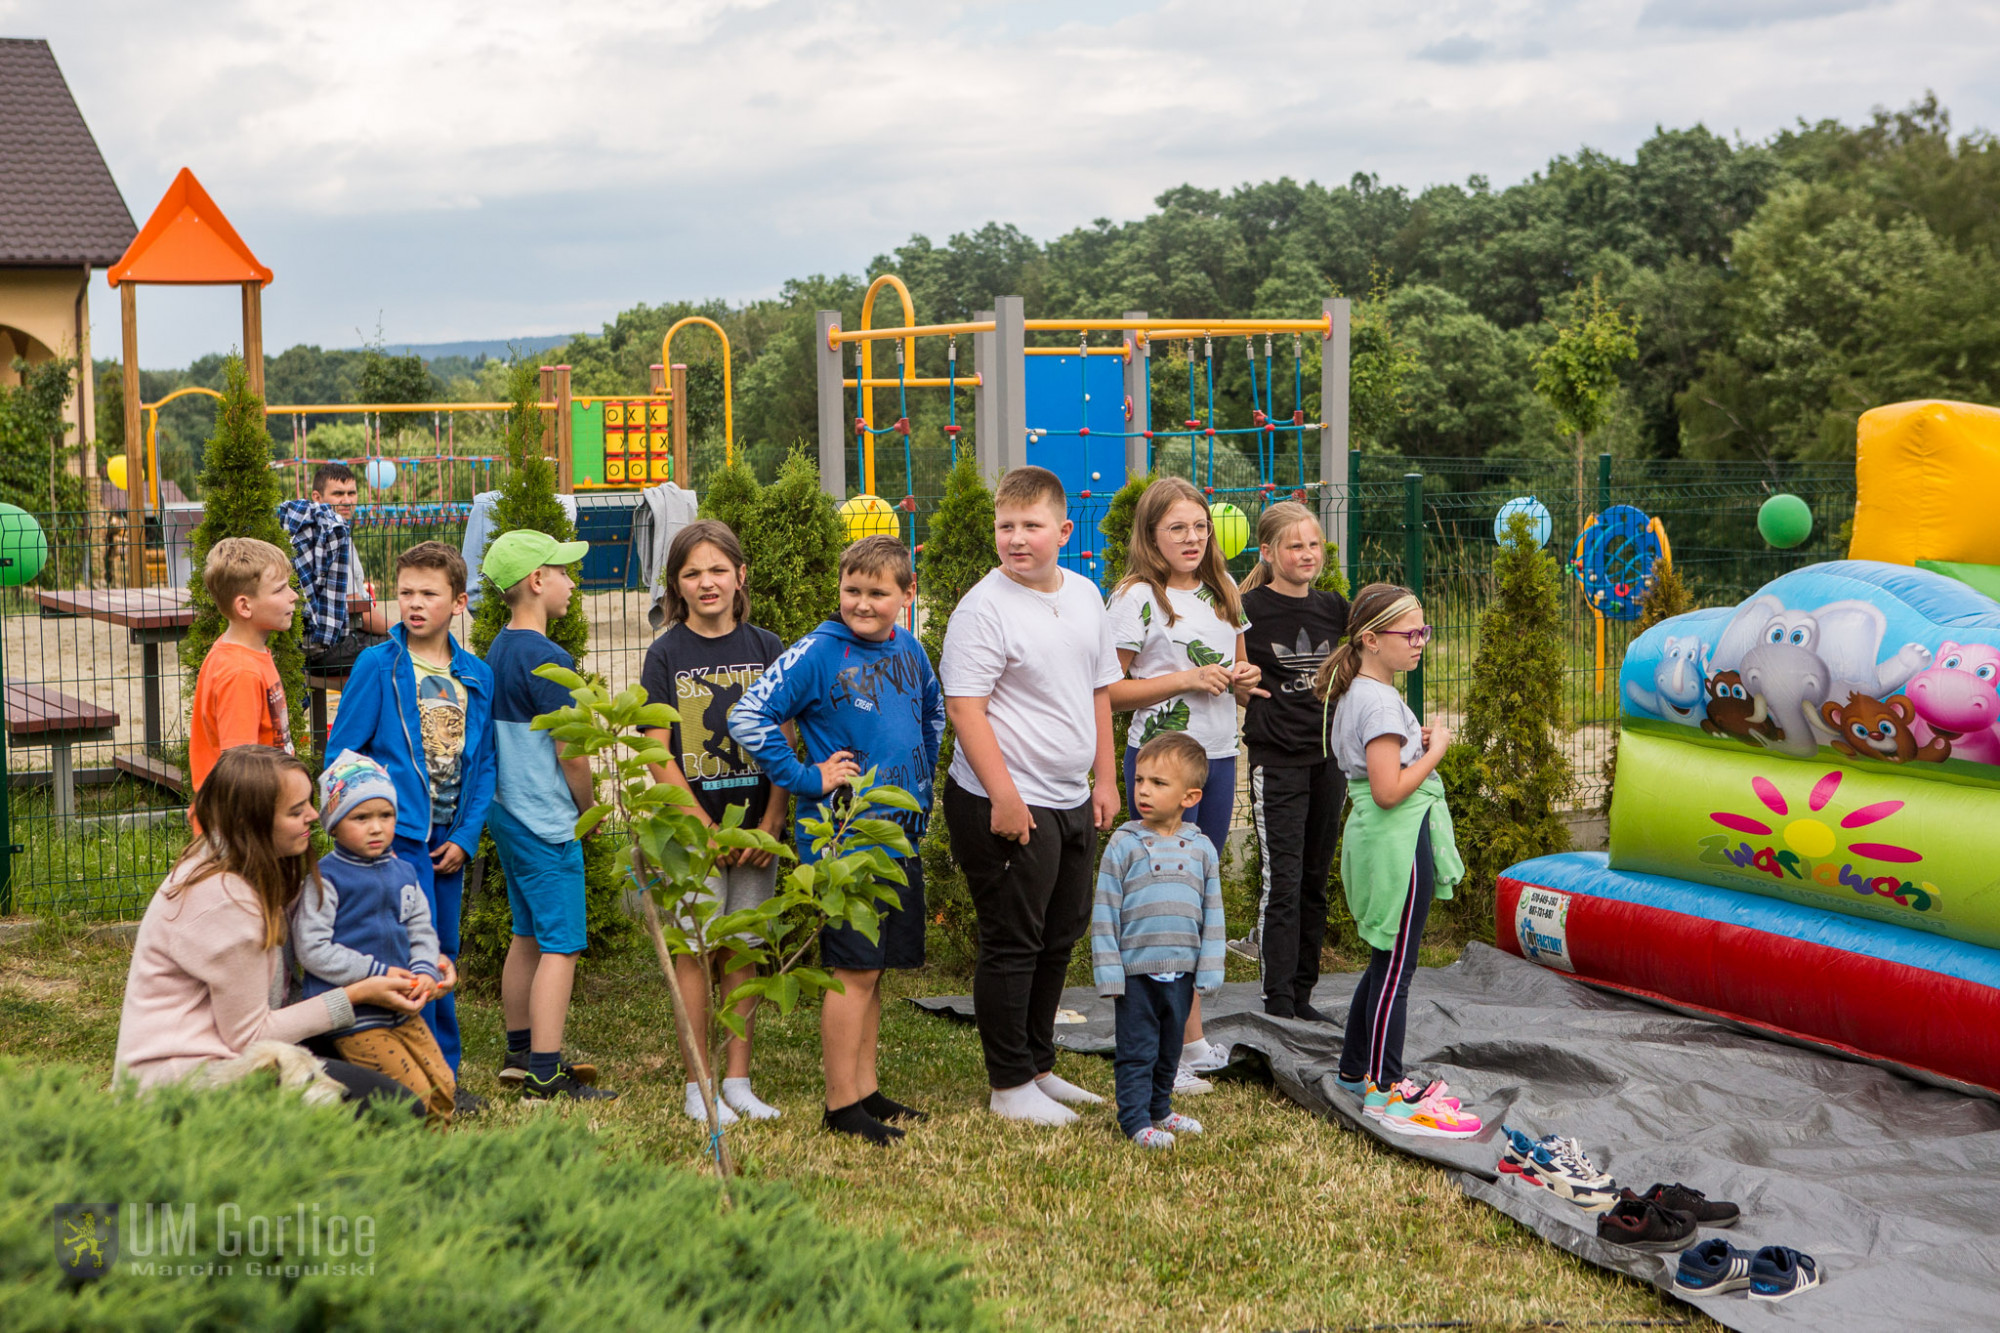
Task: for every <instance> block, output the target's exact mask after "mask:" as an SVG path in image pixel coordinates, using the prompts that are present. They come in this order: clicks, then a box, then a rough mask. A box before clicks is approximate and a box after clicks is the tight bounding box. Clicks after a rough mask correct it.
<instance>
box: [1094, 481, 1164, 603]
mask: <svg viewBox="0 0 2000 1333" xmlns="http://www.w3.org/2000/svg"><path fill="white" fill-rule="evenodd" d="M1152 484H1153V478H1152V477H1150V476H1145V477H1133V478H1131V479H1130V480H1129V481H1127V482H1126V483H1125V484H1124V485H1123V486H1120V487H1119V488H1118V489H1117V490H1116V491H1115V492H1113V494H1112V496H1111V503H1110V504H1108V505H1106V506H1105V507H1104V517H1103V518H1101V519H1099V520H1098V521H1097V530H1098V532H1100V533H1102V534H1103V536H1104V546H1103V547H1102V556H1101V558H1102V559H1103V561H1104V586H1105V587H1106V588H1115V587H1117V586H1118V580H1120V579H1122V578H1124V577H1125V552H1126V551H1127V550H1128V549H1129V548H1130V547H1131V545H1132V516H1133V514H1134V513H1136V512H1137V511H1138V508H1139V497H1140V496H1141V495H1144V494H1145V493H1146V488H1147V487H1148V486H1150V485H1152Z"/></svg>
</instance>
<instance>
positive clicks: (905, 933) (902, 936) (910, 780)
mask: <svg viewBox="0 0 2000 1333" xmlns="http://www.w3.org/2000/svg"><path fill="white" fill-rule="evenodd" d="M915 589H916V577H915V572H914V571H913V570H912V569H911V567H910V553H909V551H908V550H907V549H906V548H905V547H904V546H903V544H902V542H900V541H898V540H897V539H896V538H894V537H889V536H876V537H863V538H862V539H861V540H860V541H858V542H855V543H854V544H853V545H852V546H849V547H848V548H847V550H846V551H844V552H842V553H841V557H840V619H839V620H828V621H824V622H822V623H821V625H820V626H819V628H818V629H815V630H814V631H813V632H812V633H810V634H808V635H806V636H805V637H804V638H802V639H800V640H799V641H798V642H797V643H795V644H793V645H792V646H791V647H790V648H788V649H786V650H785V652H784V653H783V654H782V655H781V656H780V657H779V658H778V660H777V661H776V662H773V663H772V664H771V665H770V666H769V667H767V668H766V669H765V671H764V674H763V675H762V676H760V677H759V678H758V680H757V683H756V684H754V685H752V686H751V687H750V690H749V692H748V693H746V694H745V695H744V696H743V698H742V699H741V700H739V701H738V702H737V704H736V706H735V707H734V708H733V709H731V710H730V712H729V734H730V735H731V736H733V737H734V738H735V739H736V743H737V744H738V745H741V746H742V747H743V748H744V749H745V750H747V751H748V752H749V753H750V754H751V755H752V756H754V757H755V758H756V760H757V764H758V767H760V768H762V769H763V770H764V772H765V773H766V774H768V775H769V776H770V779H771V781H772V782H773V783H774V784H775V785H777V786H779V787H782V788H784V789H785V790H786V791H789V792H791V793H792V794H793V795H795V796H797V797H799V816H800V818H801V819H803V818H805V817H806V816H807V815H809V814H811V813H812V807H813V806H814V805H816V804H818V803H819V802H820V801H821V800H822V799H823V798H825V797H827V796H829V795H830V794H831V793H833V792H834V791H835V790H836V789H838V788H840V787H841V784H843V783H844V782H845V781H846V780H847V779H848V778H851V777H853V776H854V775H855V774H857V773H865V772H867V771H868V770H869V769H871V768H872V769H874V770H876V773H875V780H876V781H877V782H878V783H883V784H887V785H891V786H897V787H901V788H903V789H904V790H905V791H907V792H909V793H910V794H911V795H912V796H914V797H916V798H917V804H918V805H920V806H921V807H922V809H921V810H920V811H917V812H910V811H903V810H895V811H889V812H887V817H889V818H892V819H894V820H896V821H897V822H898V823H899V824H901V825H902V826H903V831H904V832H905V833H906V834H908V835H909V839H910V844H911V846H912V847H914V846H915V845H916V843H917V840H918V839H919V838H921V837H922V836H923V833H924V824H925V822H926V821H927V820H928V819H929V817H930V808H931V787H932V782H933V779H934V777H935V774H936V771H937V758H938V746H939V744H940V743H941V742H942V741H943V739H944V691H943V690H942V689H940V688H939V687H938V680H937V676H936V674H935V673H934V672H932V670H931V662H930V658H929V656H928V655H926V654H925V652H924V650H923V648H922V646H921V645H920V644H918V642H917V637H916V635H914V634H912V633H910V632H909V631H908V630H907V629H904V628H902V627H901V626H899V625H898V624H897V623H896V620H897V618H898V617H899V616H901V615H902V614H903V612H904V611H906V610H908V609H909V605H910V601H911V599H912V597H913V596H914V594H915ZM792 721H796V722H797V723H798V729H799V733H800V735H801V737H802V738H803V739H804V741H805V745H806V753H807V754H808V755H811V756H818V758H817V760H816V761H815V762H812V763H802V762H801V761H800V760H799V758H798V756H797V755H796V754H795V753H793V751H792V746H791V743H790V742H789V741H787V740H786V739H785V734H784V732H783V731H782V730H781V728H782V727H783V725H784V724H785V723H786V722H792ZM797 841H798V850H799V858H800V860H802V861H810V860H811V859H812V848H811V845H810V839H808V838H807V837H806V836H805V833H804V831H803V829H799V830H797ZM903 871H904V873H905V874H907V875H908V876H909V883H908V884H907V885H904V886H903V887H901V888H900V889H899V890H898V894H899V896H900V901H899V903H898V904H897V905H896V906H895V907H892V908H889V909H888V910H886V911H884V912H883V914H882V919H881V931H880V935H879V937H878V939H877V940H876V942H874V943H872V944H871V943H870V942H869V940H868V938H867V937H866V936H865V935H863V934H862V933H861V932H860V931H858V930H856V929H854V928H853V927H852V926H848V925H839V926H832V925H830V926H828V927H827V928H826V929H825V930H824V931H823V932H821V934H820V946H819V947H820V959H821V961H822V962H823V963H824V964H825V965H826V966H828V967H830V968H831V969H832V970H833V975H834V977H835V979H836V980H838V981H839V982H840V984H841V986H842V988H843V989H842V990H841V991H839V992H834V991H829V992H827V996H826V1003H825V1007H824V1008H823V1009H822V1010H821V1011H820V1045H821V1050H822V1059H823V1061H824V1064H825V1068H826V1117H825V1124H826V1127H827V1128H828V1129H829V1130H832V1131H833V1132H835V1133H838V1134H854V1135H857V1136H859V1137H861V1138H865V1139H867V1140H868V1141H870V1142H871V1143H878V1144H887V1143H890V1142H893V1141H894V1140H896V1139H899V1138H901V1137H902V1136H903V1131H902V1130H900V1129H897V1128H895V1127H894V1125H893V1124H891V1123H887V1122H891V1121H897V1120H921V1119H923V1118H924V1115H923V1113H922V1112H921V1111H917V1110H915V1109H913V1108H911V1107H908V1106H905V1105H903V1104H902V1103H901V1102H897V1101H892V1100H891V1099H890V1098H888V1097H885V1096H884V1095H883V1094H882V1090H881V1087H880V1085H879V1084H878V1082H877V1080H876V1073H875V1048H876V1037H877V1034H878V1032H879V1030H880V1028H881V1024H882V992H881V980H882V970H883V969H884V968H890V967H922V966H923V963H924V917H925V912H924V878H923V865H922V863H921V862H920V861H919V859H918V858H917V857H915V856H909V857H905V858H903Z"/></svg>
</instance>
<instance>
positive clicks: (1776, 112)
mask: <svg viewBox="0 0 2000 1333" xmlns="http://www.w3.org/2000/svg"><path fill="white" fill-rule="evenodd" d="M0 34H3V35H7V36H20V37H45V38H47V39H48V40H49V41H50V42H51V44H52V45H53V48H54V50H55V54H56V59H57V61H58V62H59V63H60V64H61V66H62V68H63V71H64V73H65V75H66V76H67V77H68V79H69V83H70V87H71V89H72V91H73V92H74V93H75V94H76V97H77V101H78V103H79V105H80V106H81V107H82V109H83V113H84V117H85V119H86V120H87V121H88V122H89V123H90V126H91V128H92V130H93V131H94V133H95V134H96V136H97V141H98V144H99V146H100V147H101V148H102V149H103V151H104V155H105V158H106V160H107V161H108V162H109V164H110V166H111V170H112V174H113V175H114V176H115V177H116V179H117V181H118V183H119V186H120V188H121V189H122V190H123V191H124V194H125V199H126V202H127V204H128V205H129V206H130V207H131V209H132V213H133V216H134V220H135V221H137V222H139V223H143V222H144V220H145V218H146V216H147V214H148V213H150V211H151V209H152V206H153V205H154V203H155V202H157V201H158V199H159V197H160V194H161V192H162V191H163V190H164V189H165V188H166V186H167V183H168V182H169V181H170V180H171V179H172V178H173V176H174V173H175V172H176V171H178V170H179V169H180V168H181V167H183V166H187V167H191V168H192V169H193V170H194V172H195V174H196V176H197V177H199V178H200V180H201V181H202V183H203V184H204V185H205V186H206V187H207V188H208V190H209V193H210V194H211V195H213V196H214V197H215V199H216V200H217V202H218V203H219V204H220V205H221V206H222V208H223V209H224V210H225V211H226V212H227V213H228V214H229V216H230V218H231V219H232V221H234V223H235V224H236V227H237V230H238V231H239V232H241V233H242V234H243V236H244V238H245V239H246V240H247V241H248V243H249V244H250V246H251V247H252V248H253V249H254V250H255V251H256V252H257V254H258V257H259V258H260V259H262V260H263V261H264V262H265V263H266V264H267V265H269V266H270V267H271V268H272V269H274V270H275V271H276V274H277V277H276V281H275V282H273V284H272V285H271V286H270V287H269V288H268V289H267V290H266V291H265V295H264V299H265V306H264V324H265V335H264V336H265V346H266V349H267V350H269V351H271V352H276V351H278V350H280V349H282V348H285V347H288V346H291V345H292V344H294V343H298V342H312V343H318V344H321V345H322V346H329V347H332V346H345V347H351V346H357V345H359V344H360V343H361V342H362V341H363V340H364V339H367V338H372V337H373V336H374V335H375V334H376V333H377V331H378V329H379V331H380V333H381V335H382V337H383V338H384V339H385V340H387V341H388V342H390V343H392V344H393V343H428V342H442V341H447V340H455V339H466V338H506V337H514V336H525V335H532V334H546V333H563V332H569V331H574V330H587V331H592V332H595V331H596V330H597V329H598V328H599V327H600V326H601V325H602V324H603V323H605V322H606V321H607V320H609V319H611V318H612V317H613V316H615V315H616V314H617V312H618V311H620V310H622V309H626V308H629V307H631V306H632V305H634V304H637V303H638V302H640V301H646V302H649V303H658V302H661V301H666V300H673V299H680V298H692V299H700V298H706V297H721V298H725V299H728V300H732V301H734V300H742V299H746V298H753V297H757V296H764V295H770V294H773V293H775V292H776V291H777V290H778V288H779V287H780V286H781V285H782V284H783V283H784V281H785V280H786V279H787V278H790V277H795V276H802V275H806V274H811V273H817V272H826V273H832V272H850V273H858V272H860V271H862V269H863V268H864V267H865V266H866V265H867V263H868V261H869V260H870V259H871V258H872V257H874V256H875V255H878V254H882V253H884V252H886V251H888V250H889V249H891V248H892V247H894V246H895V245H898V244H900V243H902V242H903V241H904V240H906V239H907V238H908V237H909V236H910V235H911V234H913V233H919V232H921V233H923V234H925V235H928V236H930V237H932V238H933V239H934V240H937V241H940V242H942V241H943V240H945V239H946V238H947V237H948V236H950V235H951V234H952V233H953V232H958V231H965V230H969V229H972V228H975V227H978V226H979V225H981V224H983V223H985V222H987V221H989V220H998V221H1003V222H1011V223H1014V224H1015V225H1017V226H1019V227H1021V228H1022V229H1023V230H1025V231H1026V232H1028V233H1029V234H1030V235H1032V236H1035V237H1037V238H1039V239H1047V238H1049V237H1051V236H1054V235H1058V234H1060V233H1062V232H1064V231H1067V230H1069V229H1070V228H1072V227H1076V226H1080V225H1085V224H1087V223H1089V222H1090V221H1091V220H1092V219H1094V218H1098V217H1109V218H1113V219H1121V220H1122V219H1128V218H1136V217H1141V216H1144V215H1145V214H1146V213H1147V212H1148V211H1150V210H1151V206H1152V200H1153V198H1154V197H1155V196H1156V195H1157V194H1159V193H1160V192H1161V191H1162V190H1164V189H1166V188H1168V187H1170V186H1173V185H1176V184H1179V183H1182V182H1191V183H1193V184H1195V185H1198V186H1203V187H1207V188H1217V189H1227V188H1229V187H1232V186H1235V185H1238V184H1243V183H1247V182H1254V181H1259V180H1267V179H1275V178H1277V177H1280V176H1291V177H1293V178H1295V179H1300V180H1305V179H1316V180H1319V181H1322V182H1325V183H1329V184H1333V183H1338V182H1342V181H1345V180H1346V179H1348V177H1349V176H1351V175H1352V174H1353V173H1355V172H1357V171H1359V172H1373V173H1376V174H1377V175H1379V176H1380V177H1381V179H1382V180H1383V181H1384V182H1386V183H1391V184H1402V185H1406V186H1409V187H1411V188H1413V189H1420V188H1422V187H1423V186H1425V185H1430V184H1437V183H1442V182H1454V181H1457V182H1462V181H1464V180H1465V179H1466V178H1467V177H1468V176H1470V175H1472V174H1474V173H1479V174H1483V175H1485V176H1487V177H1488V178H1489V179H1490V180H1491V181H1492V182H1493V184H1494V185H1495V186H1496V187H1498V186H1504V185H1507V184H1511V183H1513V182H1515V181H1518V180H1521V179H1523V178H1525V177H1527V176H1528V175H1530V174H1532V173H1533V172H1534V171H1536V170H1537V169H1539V168H1541V167H1542V166H1543V165H1545V164H1546V163H1547V162H1548V160H1549V159H1550V158H1551V157H1553V156H1555V155H1557V154H1565V153H1573V152H1574V151H1576V150H1577V149H1578V148H1579V147H1581V146H1584V145H1588V146H1590V147H1592V148H1596V149H1599V150H1601V151H1604V152H1609V153H1614V154H1617V155H1619V156H1621V157H1625V158H1628V159H1629V157H1630V155H1631V153H1632V152H1633V150H1634V149H1635V148H1636V147H1637V146H1638V145H1639V144H1640V143H1641V142H1642V141H1644V140H1645V139H1646V138H1647V137H1648V136H1649V135H1650V134H1651V133H1652V132H1653V129H1654V127H1655V126H1662V125H1663V126H1667V127H1669V128H1680V127H1685V126H1689V125H1692V124H1695V123H1697V122H1699V123H1701V124H1705V125H1706V126H1708V127H1709V128H1710V129H1711V130H1714V131H1716V132H1718V133H1721V134H1725V135H1730V136H1732V137H1733V136H1738V135H1740V136H1742V137H1745V138H1748V139H1753V140H1754V139H1761V138H1763V137H1765V136H1767V135H1769V134H1770V133H1772V132H1773V131H1775V130H1778V129H1781V128H1784V127H1786V126H1789V125H1792V124H1794V123H1795V122H1796V121H1798V120H1799V119H1801V118H1803V119H1806V120H1808V121H1812V120H1819V119H1822V118H1827V117H1833V118H1838V119H1841V120H1845V121H1849V122H1853V121H1857V120H1860V119H1863V118H1865V117H1866V116H1867V114H1868V113H1869V111H1870V110H1871V108H1874V107H1877V106H1888V107H1902V106H1905V105H1907V104H1908V103H1910V102H1912V101H1914V100H1916V99H1918V98H1920V97H1921V96H1922V95H1923V94H1924V92H1925V91H1926V90H1927V89H1931V90H1935V91H1936V92H1937V94H1938V96H1939V98H1940V100H1941V101H1942V102H1943V103H1944V104H1945V105H1946V106H1947V107H1948V108H1950V110H1951V112H1952V115H1953V120H1954V124H1955V125H1956V126H1957V127H1958V128H1959V129H1960V130H1969V129H1972V128H1975V127H1989V126H2000V105H1996V103H2000V84H1996V82H1995V80H1994V79H1993V78H1992V68H1993V65H1994V61H1995V57H1996V55H2000V6H1996V5H1993V4H1990V3H1987V4H1978V3H1965V2H1963V0H1479V2H1478V3H1471V2H1466V3H1418V2H1405V3H1398V4H1382V3H1378V4H1372V5H1369V4H1352V3H1344V2H1338V0H1317V2H1316V3H1283V2H1277V3H1262V4H1259V3H1250V2H1248V0H1233V2H1232V3H1222V4H1218V3H1214V0H1150V2H1149V0H1061V2H1053V0H1019V2H1017V3H991V2H988V0H926V2H923V3H908V2H907V0H873V3H869V4H865V5H862V4H853V3H848V2H847V0H812V2H810V3H805V2H800V0H595V2H594V3H589V4H574V3H559V2H551V0H536V2H535V3H526V2H524V0H478V2H477V3H470V2H467V0H416V2H414V3H412V2H411V0H402V2H401V3H385V2H383V0H344V3H341V4H337V5H329V4H325V3H323V2H320V0H316V2H315V3H304V2H303V0H175V2H174V3H171V4H162V3H159V0H0ZM140 311H141V313H140V361H141V364H142V365H145V366H147V367H148V368H155V367H164V366H179V365H185V364H186V363H187V362H188V361H189V360H191V359H192V358H193V357H195V356H198V355H201V354H202V353H204V352H209V351H217V350H226V349H228V348H230V347H232V346H234V345H236V344H237V343H238V341H239V340H240V336H241V335H240V330H239V324H238V318H239V314H238V311H239V307H238V303H237V301H236V299H235V296H234V293H231V292H227V291H223V290H209V291H202V290H173V289H164V288H145V289H143V290H142V291H141V294H140ZM92 312H93V333H92V338H93V342H94V345H95V350H96V352H97V354H98V355H99V356H105V355H115V354H116V349H117V346H118V327H117V302H116V299H115V295H114V294H113V293H111V292H110V290H109V289H108V288H107V287H106V286H105V285H104V283H103V279H102V275H100V276H99V279H98V281H97V284H96V288H95V290H94V292H93V296H92ZM918 313H919V315H920V316H921V315H922V313H923V312H921V311H919V312H918Z"/></svg>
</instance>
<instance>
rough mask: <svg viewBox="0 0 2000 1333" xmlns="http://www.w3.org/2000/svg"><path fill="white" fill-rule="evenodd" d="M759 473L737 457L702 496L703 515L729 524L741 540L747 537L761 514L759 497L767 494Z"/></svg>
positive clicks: (730, 528) (712, 478)
mask: <svg viewBox="0 0 2000 1333" xmlns="http://www.w3.org/2000/svg"><path fill="white" fill-rule="evenodd" d="M763 489H764V488H763V487H762V486H761V485H759V484H758V481H757V474H756V473H755V472H754V471H752V470H751V468H750V465H749V464H748V463H747V462H745V461H744V458H743V455H742V454H740V453H739V454H737V456H736V461H735V462H733V463H730V464H729V465H728V466H726V467H722V468H718V469H716V471H715V474H714V475H713V477H711V478H710V480H709V483H708V489H707V490H706V491H705V492H704V493H703V494H702V497H701V516H702V517H703V518H712V519H715V520H716V521H717V522H719V523H726V524H728V525H729V530H730V531H731V532H734V533H735V534H736V536H737V537H738V539H742V538H744V537H745V536H746V535H747V533H748V529H749V527H750V524H751V521H752V519H753V518H754V516H755V514H756V512H757V497H758V495H759V494H760V493H761V492H762V491H763Z"/></svg>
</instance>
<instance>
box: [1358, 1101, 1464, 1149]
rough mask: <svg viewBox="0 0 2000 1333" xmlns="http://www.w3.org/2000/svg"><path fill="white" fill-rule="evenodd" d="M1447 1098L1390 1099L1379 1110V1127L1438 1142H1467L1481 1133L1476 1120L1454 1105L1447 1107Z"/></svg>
mask: <svg viewBox="0 0 2000 1333" xmlns="http://www.w3.org/2000/svg"><path fill="white" fill-rule="evenodd" d="M1448 1100H1449V1099H1441V1098H1438V1097H1436V1096H1428V1097H1421V1098H1419V1099H1417V1100H1416V1101H1403V1100H1401V1099H1400V1098H1395V1099H1391V1101H1390V1102H1389V1104H1388V1105H1386V1106H1384V1107H1383V1108H1382V1117H1381V1118H1382V1125H1383V1127H1384V1128H1385V1129H1392V1130H1394V1131H1396V1132H1397V1133H1398V1134H1415V1135H1420V1136H1424V1137H1428V1138H1437V1139H1469V1138H1471V1137H1472V1136H1473V1135H1475V1134H1477V1133H1478V1132H1479V1130H1480V1123H1479V1117H1478V1116H1476V1115H1473V1114H1472V1113H1471V1112H1469V1111H1465V1110H1461V1109H1460V1108H1459V1107H1458V1106H1457V1105H1455V1104H1453V1105H1447V1104H1446V1102H1447V1101H1448Z"/></svg>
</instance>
